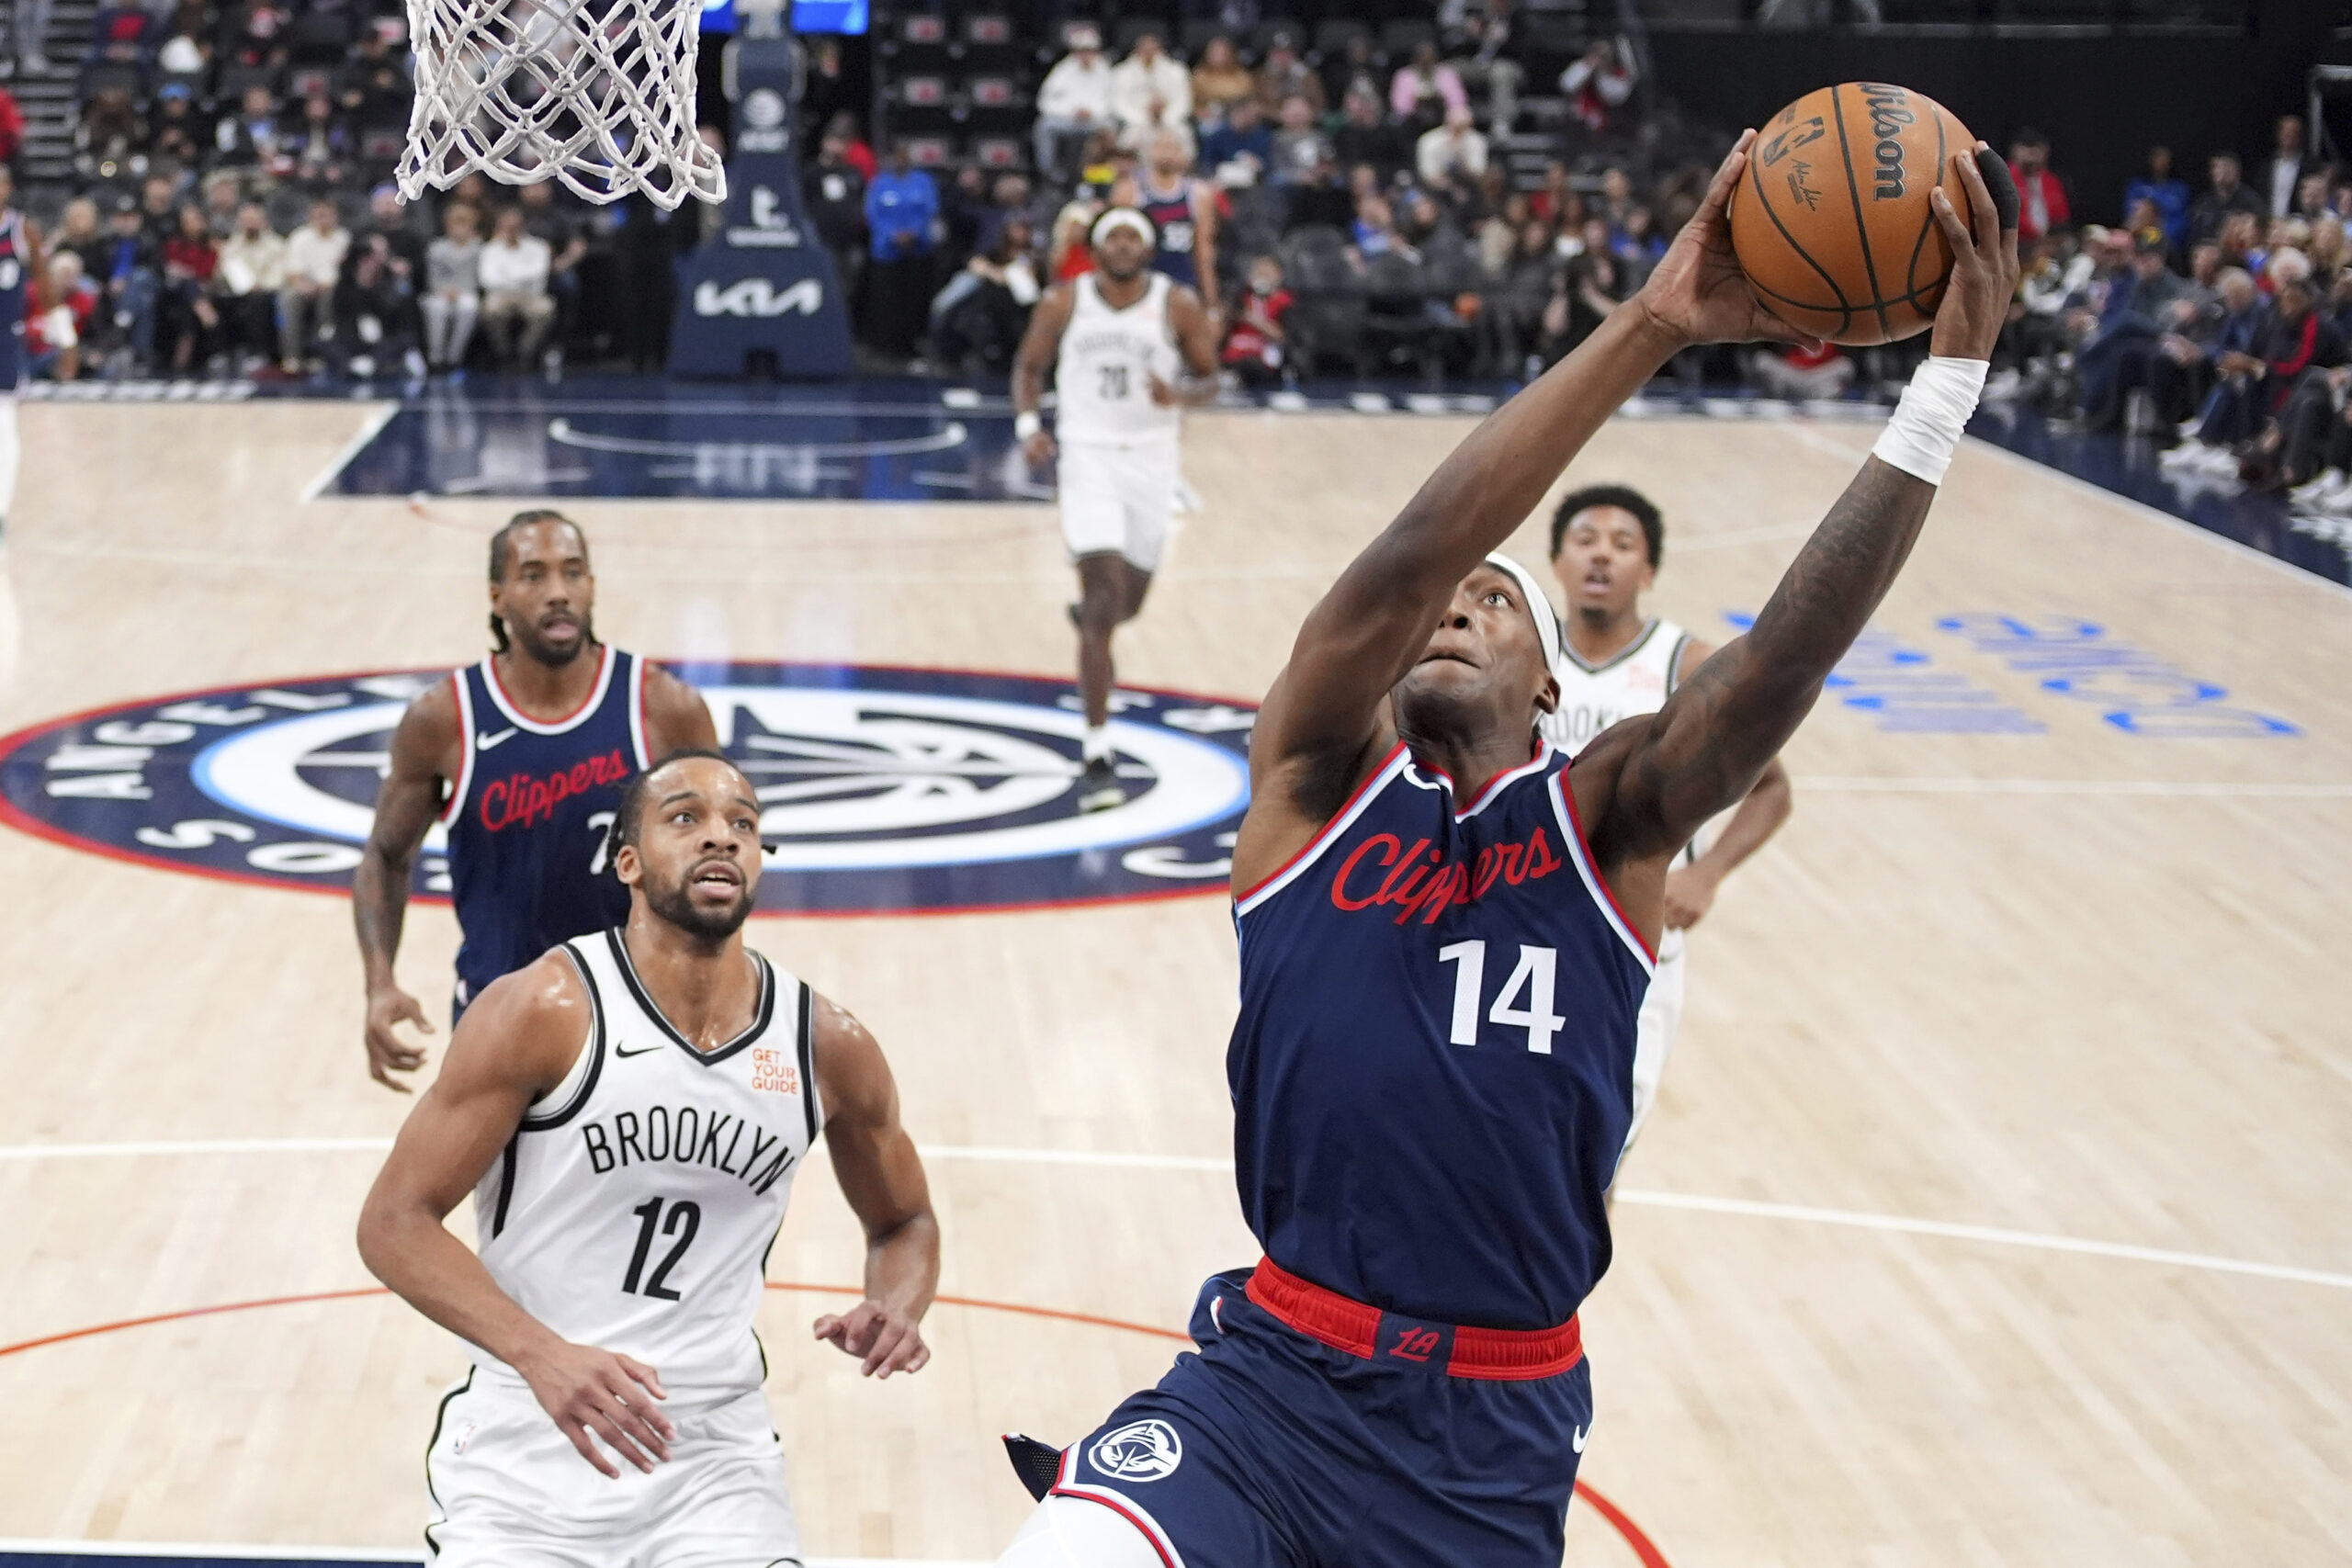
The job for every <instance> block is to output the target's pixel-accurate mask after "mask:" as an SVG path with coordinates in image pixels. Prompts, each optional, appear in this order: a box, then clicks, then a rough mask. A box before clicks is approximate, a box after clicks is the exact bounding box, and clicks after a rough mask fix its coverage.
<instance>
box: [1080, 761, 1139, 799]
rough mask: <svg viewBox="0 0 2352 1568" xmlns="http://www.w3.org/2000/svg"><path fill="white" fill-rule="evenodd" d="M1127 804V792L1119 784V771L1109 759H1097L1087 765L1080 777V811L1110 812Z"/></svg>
mask: <svg viewBox="0 0 2352 1568" xmlns="http://www.w3.org/2000/svg"><path fill="white" fill-rule="evenodd" d="M1126 803H1127V792H1126V789H1125V786H1123V785H1122V784H1120V783H1119V773H1118V770H1117V769H1115V768H1114V767H1113V766H1112V765H1111V759H1110V758H1108V757H1097V758H1095V759H1094V760H1093V761H1091V762H1089V763H1087V764H1086V771H1085V772H1084V773H1080V774H1079V775H1078V808H1079V809H1080V811H1108V810H1110V809H1111V807H1114V806H1125V804H1126Z"/></svg>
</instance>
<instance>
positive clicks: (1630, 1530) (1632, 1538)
mask: <svg viewBox="0 0 2352 1568" xmlns="http://www.w3.org/2000/svg"><path fill="white" fill-rule="evenodd" d="M767 1288H768V1289H769V1290H771V1291H797V1292H804V1293H807V1294H811V1295H827V1296H862V1295H864V1294H865V1287H864V1286H861V1285H804V1284H799V1283H797V1282H795V1281H791V1280H769V1281H768V1282H767ZM391 1293H392V1292H390V1291H388V1290H386V1289H385V1288H384V1287H383V1286H381V1285H369V1286H363V1287H362V1288H360V1289H357V1290H351V1291H314V1292H310V1293H308V1294H306V1295H300V1296H264V1297H262V1298H261V1299H260V1300H258V1301H250V1302H222V1303H220V1304H219V1305H218V1306H206V1307H182V1308H181V1309H180V1310H179V1311H177V1312H159V1313H152V1314H149V1315H147V1316H145V1317H126V1318H122V1319H120V1320H119V1321H117V1322H114V1323H96V1324H92V1325H90V1326H89V1327H87V1328H69V1329H67V1330H66V1331H65V1332H64V1333H62V1334H44V1335H42V1336H41V1337H40V1338H38V1339H19V1340H17V1342H16V1343H15V1344H14V1345H0V1359H6V1358H7V1357H9V1356H19V1355H22V1354H23V1353H24V1352H26V1351H28V1350H38V1349H40V1348H42V1347H43V1346H46V1345H62V1344H65V1343H66V1342H68V1341H69V1340H74V1339H94V1338H96V1337H98V1336H99V1335H101V1334H113V1333H117V1332H119V1331H120V1330H122V1329H126V1328H146V1327H150V1326H152V1325H155V1324H158V1323H179V1322H182V1321H185V1320H186V1319H188V1318H192V1317H217V1316H219V1315H220V1314H223V1313H232V1312H255V1311H258V1310H260V1309H261V1308H263V1307H280V1306H300V1305H302V1304H304V1303H309V1302H348V1301H357V1300H359V1299H360V1298H361V1297H363V1296H389V1295H390V1294H391ZM933 1299H934V1300H935V1301H937V1302H938V1303H941V1304H943V1305H946V1306H959V1307H973V1308H976V1309H978V1310H979V1311H982V1312H1009V1313H1013V1314H1017V1315H1019V1316H1022V1317H1043V1318H1050V1319H1052V1320H1053V1321H1055V1322H1057V1323H1082V1324H1085V1325H1087V1326H1089V1327H1091V1328H1116V1329H1120V1330H1122V1331H1124V1332H1125V1333H1128V1334H1145V1335H1149V1336H1150V1337H1153V1338H1155V1339H1174V1340H1177V1341H1179V1342H1180V1343H1182V1344H1186V1345H1189V1344H1191V1343H1192V1342H1193V1337H1192V1336H1191V1335H1189V1334H1185V1333H1182V1332H1181V1331H1179V1330H1177V1329H1173V1328H1161V1327H1159V1326H1158V1325H1155V1324H1149V1323H1130V1322H1128V1321H1127V1320H1126V1319H1125V1318H1120V1317H1098V1316H1096V1315H1095V1314H1092V1313H1085V1312H1064V1311H1062V1310H1061V1309H1060V1308H1058V1307H1041V1306H1030V1305H1027V1304H1026V1303H1021V1302H991V1301H984V1300H982V1299H981V1298H980V1297H978V1296H938V1297H935V1298H933ZM1577 1496H1579V1497H1582V1498H1583V1499H1584V1500H1585V1501H1586V1502H1588V1503H1590V1504H1591V1505H1592V1508H1593V1512H1595V1513H1597V1514H1599V1515H1600V1517H1602V1518H1604V1519H1606V1520H1608V1521H1609V1524H1610V1526H1611V1528H1612V1529H1615V1530H1616V1531H1617V1533H1618V1534H1619V1535H1621V1536H1623V1537H1624V1538H1625V1544H1626V1545H1627V1546H1629V1547H1631V1548H1633V1551H1634V1556H1635V1557H1638V1558H1640V1559H1641V1561H1642V1568H1671V1565H1670V1564H1669V1563H1668V1562H1667V1560H1666V1554H1665V1553H1664V1552H1662V1551H1659V1550H1658V1549H1657V1544H1656V1543H1655V1542H1653V1541H1652V1540H1650V1538H1649V1537H1648V1536H1647V1535H1645V1534H1644V1533H1643V1532H1642V1528H1641V1527H1640V1526H1639V1525H1637V1524H1635V1523H1634V1521H1633V1520H1632V1519H1631V1518H1628V1517H1626V1515H1625V1510H1623V1508H1620V1507H1619V1506H1617V1505H1616V1504H1614V1503H1612V1502H1611V1501H1610V1500H1609V1499H1608V1498H1606V1497H1604V1496H1602V1495H1600V1493H1598V1492H1596V1491H1594V1490H1593V1489H1592V1488H1591V1487H1589V1486H1588V1485H1586V1484H1585V1483H1583V1482H1581V1481H1579V1482H1577Z"/></svg>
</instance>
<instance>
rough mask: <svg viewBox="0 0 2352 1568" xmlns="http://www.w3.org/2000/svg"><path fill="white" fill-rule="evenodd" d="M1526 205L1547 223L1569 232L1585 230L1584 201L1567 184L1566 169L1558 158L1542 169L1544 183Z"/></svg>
mask: <svg viewBox="0 0 2352 1568" xmlns="http://www.w3.org/2000/svg"><path fill="white" fill-rule="evenodd" d="M1527 201H1528V209H1529V210H1530V211H1532V213H1533V214H1534V215H1535V216H1536V217H1538V218H1541V219H1542V220H1544V222H1546V223H1552V224H1556V225H1558V226H1560V227H1562V228H1565V229H1568V230H1576V229H1580V228H1582V227H1583V226H1584V197H1583V196H1582V195H1581V194H1580V193H1579V192H1578V191H1577V189H1576V187H1575V186H1571V185H1570V184H1569V183H1568V166H1567V165H1566V164H1563V163H1562V162H1560V160H1559V159H1557V158H1554V159H1552V160H1551V161H1550V162H1548V163H1546V164H1544V183H1543V184H1542V185H1541V186H1537V187H1536V188H1535V189H1534V190H1533V191H1532V192H1530V193H1529V195H1528V198H1527Z"/></svg>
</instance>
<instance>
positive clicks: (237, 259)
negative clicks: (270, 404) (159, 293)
mask: <svg viewBox="0 0 2352 1568" xmlns="http://www.w3.org/2000/svg"><path fill="white" fill-rule="evenodd" d="M285 287H286V242H285V241H284V240H282V239H280V238H278V237H277V234H275V233H273V232H271V231H270V227H269V219H268V217H267V215H266V214H265V213H264V212H263V211H262V207H261V203H259V202H257V201H249V202H246V203H245V204H244V205H243V207H240V208H238V209H237V227H236V230H235V231H234V232H233V233H232V234H231V235H230V236H229V237H228V238H227V239H226V240H224V241H222V242H221V243H220V261H219V264H218V265H216V266H215V267H214V269H213V273H212V292H213V302H214V305H215V308H216V309H217V310H219V311H220V346H221V348H222V350H223V351H224V352H226V353H232V354H235V355H239V356H240V358H239V364H238V369H239V370H240V371H241V372H242V373H244V374H248V375H250V374H251V373H252V371H253V369H254V366H256V365H258V364H261V363H263V362H265V361H266V359H267V358H268V357H269V356H270V355H271V354H272V353H273V352H274V351H275V350H276V348H277V344H274V343H273V342H271V331H270V329H271V327H272V325H273V321H272V317H273V314H274V312H275V310H276V307H277V294H278V290H280V289H282V288H285Z"/></svg>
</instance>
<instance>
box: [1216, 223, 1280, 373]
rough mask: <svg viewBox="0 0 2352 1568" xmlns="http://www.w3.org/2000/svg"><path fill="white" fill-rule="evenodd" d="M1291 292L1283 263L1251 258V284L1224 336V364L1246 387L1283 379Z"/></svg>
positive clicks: (1242, 295) (1255, 257)
mask: <svg viewBox="0 0 2352 1568" xmlns="http://www.w3.org/2000/svg"><path fill="white" fill-rule="evenodd" d="M1292 303H1293V300H1292V298H1291V292H1290V290H1289V289H1287V288H1283V264H1282V263H1281V262H1279V261H1276V260H1275V259H1274V258H1273V257H1272V256H1252V257H1250V287H1249V288H1246V289H1244V290H1243V291H1242V294H1241V308H1240V310H1239V312H1238V314H1237V315H1236V316H1235V317H1234V319H1233V326H1232V329H1231V330H1230V331H1228V332H1227V333H1226V335H1225V349H1224V352H1223V354H1222V355H1221V358H1222V359H1223V361H1224V364H1225V367H1226V368H1227V370H1229V371H1231V372H1232V373H1233V374H1234V376H1235V377H1236V378H1238V380H1239V381H1240V382H1241V384H1242V385H1243V386H1245V387H1261V388H1262V387H1272V386H1276V385H1279V384H1280V383H1281V382H1282V381H1283V379H1284V377H1283V366H1284V362H1285V361H1284V354H1283V316H1285V315H1287V314H1288V313H1289V311H1290V308H1291V305H1292Z"/></svg>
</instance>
